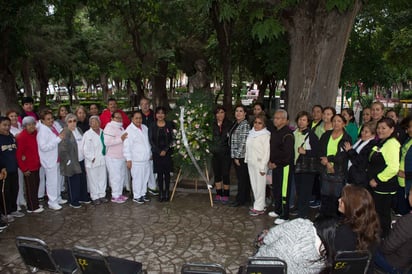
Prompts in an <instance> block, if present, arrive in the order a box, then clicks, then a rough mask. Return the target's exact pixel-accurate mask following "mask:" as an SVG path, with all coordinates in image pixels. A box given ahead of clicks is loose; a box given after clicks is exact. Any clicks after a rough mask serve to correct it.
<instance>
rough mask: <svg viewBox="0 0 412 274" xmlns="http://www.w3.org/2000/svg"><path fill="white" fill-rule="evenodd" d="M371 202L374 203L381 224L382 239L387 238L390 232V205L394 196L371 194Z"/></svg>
mask: <svg viewBox="0 0 412 274" xmlns="http://www.w3.org/2000/svg"><path fill="white" fill-rule="evenodd" d="M372 196H373V200H374V201H375V209H376V213H377V214H378V217H379V221H380V223H381V229H382V235H381V236H382V238H385V237H386V236H388V234H389V232H390V230H391V221H392V219H391V203H392V198H393V196H394V195H392V194H378V193H376V192H374V191H373V192H372Z"/></svg>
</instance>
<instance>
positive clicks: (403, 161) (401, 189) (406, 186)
mask: <svg viewBox="0 0 412 274" xmlns="http://www.w3.org/2000/svg"><path fill="white" fill-rule="evenodd" d="M407 134H408V137H407V139H406V140H405V142H404V143H403V145H402V147H401V155H400V164H399V172H398V184H399V186H398V191H397V196H398V206H397V210H398V213H399V214H401V215H405V214H408V213H409V212H410V211H411V206H410V205H409V202H408V194H409V191H410V189H411V185H412V117H409V122H408V128H407Z"/></svg>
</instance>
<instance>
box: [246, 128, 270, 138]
mask: <svg viewBox="0 0 412 274" xmlns="http://www.w3.org/2000/svg"><path fill="white" fill-rule="evenodd" d="M266 134H267V135H270V131H269V130H267V129H266V128H263V129H261V130H258V131H256V130H255V128H252V129H251V130H250V131H249V135H248V136H247V137H248V138H256V137H259V136H261V135H266Z"/></svg>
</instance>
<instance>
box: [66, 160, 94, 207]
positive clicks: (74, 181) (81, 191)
mask: <svg viewBox="0 0 412 274" xmlns="http://www.w3.org/2000/svg"><path fill="white" fill-rule="evenodd" d="M79 163H80V166H81V168H82V173H79V174H75V175H73V176H70V177H68V180H67V181H68V184H67V185H68V187H69V202H70V204H71V205H74V206H78V205H80V203H79V202H87V201H89V200H90V198H89V194H88V193H87V180H86V176H85V173H84V171H85V169H84V161H81V162H79Z"/></svg>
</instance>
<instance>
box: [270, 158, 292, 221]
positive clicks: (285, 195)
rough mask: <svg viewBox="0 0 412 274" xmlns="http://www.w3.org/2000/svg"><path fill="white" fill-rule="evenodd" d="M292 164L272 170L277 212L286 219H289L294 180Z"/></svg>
mask: <svg viewBox="0 0 412 274" xmlns="http://www.w3.org/2000/svg"><path fill="white" fill-rule="evenodd" d="M291 175H292V170H291V168H290V166H289V165H288V166H285V167H276V168H275V169H273V171H272V191H273V198H274V199H275V212H276V213H277V214H279V216H280V218H282V219H284V220H288V219H289V197H290V185H291V180H292V176H291Z"/></svg>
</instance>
